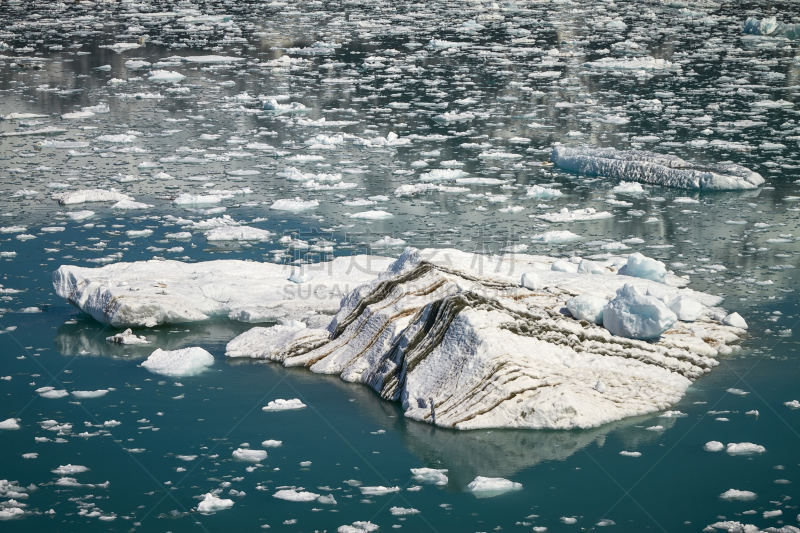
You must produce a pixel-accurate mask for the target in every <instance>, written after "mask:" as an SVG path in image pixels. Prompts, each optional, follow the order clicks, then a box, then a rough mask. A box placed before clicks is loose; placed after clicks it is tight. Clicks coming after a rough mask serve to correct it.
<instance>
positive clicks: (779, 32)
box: [742, 17, 800, 39]
mask: <svg viewBox="0 0 800 533" xmlns="http://www.w3.org/2000/svg"><path fill="white" fill-rule="evenodd" d="M742 31H743V32H744V33H746V34H750V35H765V36H769V37H785V38H787V39H800V24H787V23H785V22H778V19H777V18H776V17H765V18H763V19H759V18H756V17H748V18H747V20H746V21H744V27H743V28H742Z"/></svg>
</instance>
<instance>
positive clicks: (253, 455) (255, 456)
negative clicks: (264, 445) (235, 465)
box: [231, 448, 267, 463]
mask: <svg viewBox="0 0 800 533" xmlns="http://www.w3.org/2000/svg"><path fill="white" fill-rule="evenodd" d="M231 455H233V458H234V459H238V460H239V461H248V462H251V463H258V462H260V461H263V460H264V459H266V458H267V452H266V451H265V450H251V449H249V448H236V449H235V450H233V453H232V454H231Z"/></svg>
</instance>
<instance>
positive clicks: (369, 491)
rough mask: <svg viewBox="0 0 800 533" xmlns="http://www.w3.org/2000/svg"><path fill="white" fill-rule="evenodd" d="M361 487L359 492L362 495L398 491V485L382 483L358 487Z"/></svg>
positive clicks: (381, 494) (378, 494) (379, 494)
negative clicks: (384, 484)
mask: <svg viewBox="0 0 800 533" xmlns="http://www.w3.org/2000/svg"><path fill="white" fill-rule="evenodd" d="M359 489H361V494H363V495H364V496H383V495H385V494H392V493H393V492H400V487H397V486H394V487H384V486H383V485H377V486H374V487H359Z"/></svg>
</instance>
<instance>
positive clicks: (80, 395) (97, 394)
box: [71, 389, 111, 400]
mask: <svg viewBox="0 0 800 533" xmlns="http://www.w3.org/2000/svg"><path fill="white" fill-rule="evenodd" d="M109 392H111V391H110V390H109V389H97V390H74V391H72V392H71V394H72V395H73V396H74V397H76V398H77V399H79V400H89V399H92V398H102V397H103V396H105V395H106V394H108V393H109Z"/></svg>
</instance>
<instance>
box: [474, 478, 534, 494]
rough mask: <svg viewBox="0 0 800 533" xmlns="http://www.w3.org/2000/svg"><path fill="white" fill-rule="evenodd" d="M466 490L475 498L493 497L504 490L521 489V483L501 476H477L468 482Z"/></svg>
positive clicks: (503, 492)
mask: <svg viewBox="0 0 800 533" xmlns="http://www.w3.org/2000/svg"><path fill="white" fill-rule="evenodd" d="M467 490H468V491H470V492H471V493H472V494H474V495H475V496H476V497H477V498H493V497H495V496H500V495H501V494H505V493H506V492H511V491H515V490H522V483H517V482H515V481H511V480H508V479H504V478H501V477H483V476H478V477H476V478H475V479H473V480H472V481H470V482H469V485H467Z"/></svg>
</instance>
